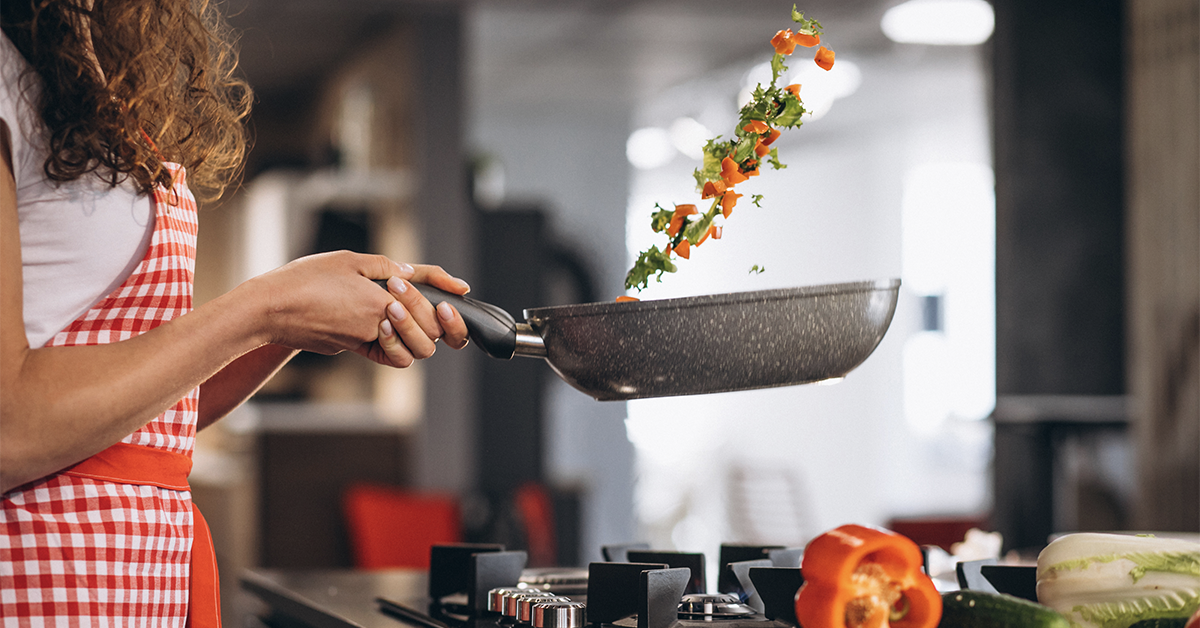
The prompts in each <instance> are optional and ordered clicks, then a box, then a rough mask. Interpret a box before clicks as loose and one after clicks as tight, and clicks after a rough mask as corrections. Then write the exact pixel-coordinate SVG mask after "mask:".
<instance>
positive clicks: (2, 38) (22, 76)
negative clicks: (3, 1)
mask: <svg viewBox="0 0 1200 628" xmlns="http://www.w3.org/2000/svg"><path fill="white" fill-rule="evenodd" d="M38 89H39V87H38V78H37V74H36V73H35V72H33V71H31V69H30V67H29V63H28V62H26V61H25V57H24V56H23V55H22V54H21V52H20V51H19V50H17V47H16V46H15V45H14V44H13V43H12V40H10V39H9V38H8V35H4V34H0V119H3V120H4V121H5V122H6V123H7V124H8V125H9V127H10V130H15V129H13V127H16V129H19V130H20V131H22V134H21V135H22V136H24V137H26V138H28V136H29V134H30V132H31V131H32V130H33V129H34V128H36V126H37V120H38V116H37V111H36V108H35V106H34V104H33V103H34V101H35V99H36V98H37V93H38ZM13 139H14V141H15V140H17V139H18V136H17V134H15V133H14V138H13Z"/></svg>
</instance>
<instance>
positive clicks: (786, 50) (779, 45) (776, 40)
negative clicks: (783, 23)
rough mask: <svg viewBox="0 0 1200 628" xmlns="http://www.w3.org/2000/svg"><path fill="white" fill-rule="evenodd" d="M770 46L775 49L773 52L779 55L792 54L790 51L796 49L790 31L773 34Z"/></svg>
mask: <svg viewBox="0 0 1200 628" xmlns="http://www.w3.org/2000/svg"><path fill="white" fill-rule="evenodd" d="M771 45H772V46H774V47H775V52H777V53H779V54H781V55H784V56H787V55H790V54H792V51H793V50H795V49H796V43H795V42H793V41H792V29H790V28H789V29H787V30H782V31H779V32H778V33H775V36H774V37H772V38H771Z"/></svg>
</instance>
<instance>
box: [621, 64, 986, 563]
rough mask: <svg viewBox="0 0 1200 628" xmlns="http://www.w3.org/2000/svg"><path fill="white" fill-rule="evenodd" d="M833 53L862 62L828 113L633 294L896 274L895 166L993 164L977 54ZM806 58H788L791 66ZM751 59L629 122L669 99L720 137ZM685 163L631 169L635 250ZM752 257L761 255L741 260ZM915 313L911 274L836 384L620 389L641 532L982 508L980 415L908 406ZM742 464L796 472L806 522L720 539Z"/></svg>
mask: <svg viewBox="0 0 1200 628" xmlns="http://www.w3.org/2000/svg"><path fill="white" fill-rule="evenodd" d="M797 56H799V55H797ZM842 60H849V61H853V62H855V63H856V64H857V65H858V67H859V68H860V69H861V73H862V83H861V86H860V88H859V89H858V91H857V92H856V93H854V94H853V95H851V96H849V97H846V98H844V99H841V100H838V101H836V102H835V104H834V106H833V108H832V110H831V111H830V112H829V113H828V114H827V115H826V116H824V117H823V118H821V119H819V120H815V121H812V122H810V123H807V124H806V125H805V126H803V127H802V128H800V129H798V130H793V131H787V132H785V133H784V135H783V136H782V137H781V139H780V140H779V141H778V144H777V145H778V146H779V154H780V159H781V160H782V161H783V162H784V163H786V164H788V168H787V169H786V170H781V171H772V170H766V171H765V172H764V173H763V175H762V176H760V177H758V178H756V179H752V180H751V181H749V182H747V183H746V184H743V185H741V186H739V191H740V192H743V193H745V194H746V196H745V197H743V198H742V199H741V200H740V201H739V204H738V207H737V208H736V209H735V210H734V213H733V215H732V216H731V217H730V219H729V220H728V221H727V222H726V226H725V229H724V237H723V239H722V240H721V241H719V242H712V241H710V243H706V244H705V245H704V246H703V247H702V248H699V249H693V253H692V258H691V259H690V260H684V261H681V262H680V267H681V270H680V272H679V273H677V274H675V275H668V276H666V278H665V279H664V282H663V283H662V284H654V283H652V284H651V288H650V289H649V290H647V291H645V292H644V293H642V294H641V295H640V296H642V298H661V297H667V296H676V295H689V294H701V293H710V292H728V291H740V290H753V289H763V288H772V287H785V286H796V285H811V284H822V283H833V282H842V281H856V280H867V279H879V278H888V277H900V276H901V275H902V271H903V269H902V264H901V259H902V255H901V253H902V251H901V230H900V227H901V212H900V209H901V195H902V189H903V180H904V176H905V173H906V172H907V171H908V170H909V169H910V168H912V167H914V166H918V165H922V164H928V163H944V162H952V163H975V164H983V165H990V163H991V159H990V142H989V137H988V131H987V129H988V121H987V113H986V112H987V110H986V90H985V76H984V74H983V63H982V59H981V53H980V51H979V50H978V49H977V48H923V47H911V48H905V47H898V48H897V49H894V50H890V51H888V52H887V53H886V54H883V53H878V54H873V55H859V56H856V55H854V54H853V51H845V50H840V51H839V61H842ZM807 62H808V61H807V60H806V59H804V58H800V59H793V61H792V64H793V68H792V69H793V70H795V69H797V68H798V67H800V66H799V64H801V63H807ZM752 65H753V61H752V60H748V61H747V62H746V63H745V64H744V65H741V66H738V67H737V68H731V69H730V71H727V72H722V73H715V74H713V75H711V76H709V77H706V78H704V79H701V80H697V81H695V82H693V83H691V84H688V85H684V86H679V87H677V88H675V89H673V90H670V91H668V92H666V93H664V94H663V96H662V98H661V99H660V100H659V101H656V102H651V103H647V104H646V106H644V107H643V108H642V109H641V110H640V112H639V114H640V115H639V117H638V119H637V122H638V126H650V125H658V126H669V124H670V122H671V121H672V119H673V118H674V117H675V116H679V115H690V116H692V117H695V118H696V119H698V120H700V121H701V122H703V123H704V124H705V125H706V126H708V127H709V128H710V129H711V130H713V131H714V133H725V134H726V136H728V131H729V129H731V125H732V124H733V122H734V117H733V116H734V115H735V114H734V96H733V95H734V94H736V93H737V89H738V85H737V83H739V82H740V81H741V80H742V77H743V74H744V71H745V70H747V69H749V68H750V67H751V66H752ZM838 69H839V68H838V66H836V65H835V68H834V71H835V72H836V71H837V70H838ZM801 96H802V97H803V96H804V90H803V88H802V89H801ZM684 103H686V104H684ZM695 165H696V162H694V161H691V160H689V159H687V158H685V157H683V156H678V157H677V158H676V159H675V160H674V161H672V162H671V163H670V164H668V165H666V166H663V167H661V168H657V169H655V170H650V171H638V172H637V173H636V174H635V176H634V178H633V184H632V193H631V198H630V227H629V229H630V232H629V235H630V242H631V248H632V249H633V250H640V249H642V248H644V247H645V246H646V244H648V243H649V240H647V238H650V237H653V234H652V233H651V232H650V229H649V227H648V226H647V225H648V218H649V214H650V211H651V210H650V208H651V207H652V206H653V204H654V202H656V201H657V202H659V203H661V204H663V205H664V206H670V205H671V204H672V203H686V202H698V198H697V197H696V194H695V193H694V191H693V189H692V185H693V184H692V179H691V177H690V172H691V170H692V169H693V168H694V167H695ZM752 193H757V194H763V195H764V196H765V198H764V200H763V203H762V205H763V207H762V208H761V209H760V208H757V207H755V206H753V205H752V204H750V203H749V202H748V201H749V195H750V194H752ZM944 237H947V238H953V237H956V234H954V233H945V234H944ZM660 248H661V245H660ZM753 264H757V265H760V266H765V267H766V272H764V273H762V274H757V275H756V274H750V273H748V270H749V268H750V267H751V265H753ZM919 324H920V310H919V303H918V302H917V300H916V299H915V298H914V295H912V294H910V293H908V292H907V291H904V292H903V294H902V299H901V303H900V306H899V308H898V311H897V314H896V318H895V320H894V322H893V325H892V328H891V330H890V331H889V333H888V335H887V336H886V337H885V338H884V340H883V342H882V343H881V344H880V346H879V348H878V349H877V350H876V352H875V354H874V355H873V356H872V357H871V358H869V359H868V360H867V362H866V363H865V364H864V365H863V366H861V367H860V368H859V369H857V370H856V371H855V372H853V373H851V374H850V376H849V377H847V378H846V380H845V381H843V382H841V383H839V384H837V385H833V386H828V387H826V386H801V387H794V388H784V389H774V390H764V391H748V392H739V393H729V394H721V395H710V396H702V397H685V398H668V399H656V400H638V401H633V402H630V403H629V417H630V418H629V424H630V434H631V438H632V439H633V441H634V443H635V445H636V446H637V450H638V458H639V484H638V512H639V515H640V517H641V519H640V521H641V524H642V528H643V534H644V535H645V536H647V537H649V538H650V539H651V540H652V542H653V543H654V544H655V545H659V546H664V545H668V544H670V545H674V546H675V547H677V548H679V549H685V550H689V551H705V552H706V553H709V554H710V556H711V554H712V553H713V552H715V550H716V545H717V543H719V542H720V541H730V540H754V541H768V542H780V543H798V542H803V541H804V540H806V539H807V538H810V537H811V536H812V535H814V534H817V533H819V532H821V531H823V530H825V529H828V528H831V527H834V526H837V525H839V524H842V523H847V522H858V523H867V524H882V523H884V522H885V521H886V520H887V519H888V518H890V517H893V516H898V515H899V516H905V515H928V514H969V515H975V514H978V513H980V512H982V511H983V510H985V509H986V508H987V506H988V494H987V491H988V489H987V476H986V471H987V462H988V454H989V452H990V449H989V446H990V430H989V428H988V426H987V424H986V423H985V422H982V421H963V420H955V421H946V422H944V424H942V425H941V426H940V427H941V429H939V430H938V431H936V432H935V433H934V434H931V435H923V434H922V433H919V432H918V431H916V430H914V429H912V428H911V427H910V426H909V425H908V423H907V422H906V420H905V416H904V398H903V377H904V373H903V350H904V344H905V342H906V340H907V338H908V336H909V335H910V334H912V333H914V332H916V331H918V329H919ZM978 418H982V417H978ZM746 464H750V465H754V466H761V467H766V468H767V469H768V470H771V471H779V470H784V469H786V470H788V471H790V473H791V474H792V477H793V478H795V479H796V480H797V484H798V486H797V487H796V488H795V491H796V492H797V494H796V495H793V496H791V497H793V498H795V499H797V500H799V501H800V502H801V505H800V515H799V516H800V519H801V520H800V521H799V522H798V524H799V527H800V528H801V530H800V535H801V536H802V538H775V539H762V538H760V539H738V538H731V537H734V536H736V535H737V532H738V530H737V526H736V525H735V521H734V518H735V517H734V518H731V516H730V513H729V512H727V511H728V508H729V506H730V505H731V504H732V503H733V502H734V501H735V500H734V499H733V496H732V495H730V494H729V493H728V489H727V486H726V480H727V477H728V473H729V469H731V468H732V467H734V466H737V465H746ZM764 490H765V489H764ZM784 499H785V496H783V495H780V496H778V497H777V499H776V501H781V500H784ZM780 529H781V530H782V529H783V528H780Z"/></svg>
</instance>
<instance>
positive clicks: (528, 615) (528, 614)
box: [516, 593, 571, 624]
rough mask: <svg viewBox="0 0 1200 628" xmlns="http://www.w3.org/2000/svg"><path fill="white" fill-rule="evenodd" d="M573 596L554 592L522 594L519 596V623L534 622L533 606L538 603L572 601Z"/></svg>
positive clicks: (517, 617) (517, 616)
mask: <svg viewBox="0 0 1200 628" xmlns="http://www.w3.org/2000/svg"><path fill="white" fill-rule="evenodd" d="M570 601H571V598H569V597H564V596H561V595H555V594H553V593H541V594H537V595H522V596H521V597H519V598H517V615H516V620H517V622H518V623H522V624H528V623H532V622H533V607H534V606H535V605H537V604H546V603H550V602H570Z"/></svg>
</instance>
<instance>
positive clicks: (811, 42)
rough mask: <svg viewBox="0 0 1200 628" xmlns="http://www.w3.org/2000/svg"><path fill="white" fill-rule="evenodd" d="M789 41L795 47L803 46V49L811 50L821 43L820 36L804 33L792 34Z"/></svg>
mask: <svg viewBox="0 0 1200 628" xmlns="http://www.w3.org/2000/svg"><path fill="white" fill-rule="evenodd" d="M791 40H792V43H794V44H796V45H797V46H804V47H805V48H812V47H813V46H815V45H817V44H819V43H821V36H820V35H808V34H805V33H792V36H791Z"/></svg>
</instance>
